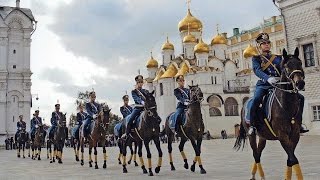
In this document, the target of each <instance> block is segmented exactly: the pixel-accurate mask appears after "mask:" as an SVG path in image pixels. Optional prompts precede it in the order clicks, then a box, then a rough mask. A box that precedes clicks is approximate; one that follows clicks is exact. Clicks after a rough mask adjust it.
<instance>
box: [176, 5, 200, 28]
mask: <svg viewBox="0 0 320 180" xmlns="http://www.w3.org/2000/svg"><path fill="white" fill-rule="evenodd" d="M188 26H190V30H191V31H200V30H201V29H202V23H201V21H200V20H199V19H197V18H195V17H194V16H192V14H191V12H190V9H188V13H187V15H186V17H184V18H183V19H182V20H181V21H180V22H179V24H178V28H179V31H180V32H183V31H188Z"/></svg>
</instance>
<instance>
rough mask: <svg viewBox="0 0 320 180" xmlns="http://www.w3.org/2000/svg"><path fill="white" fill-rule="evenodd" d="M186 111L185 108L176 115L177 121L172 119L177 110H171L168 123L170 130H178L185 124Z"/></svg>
mask: <svg viewBox="0 0 320 180" xmlns="http://www.w3.org/2000/svg"><path fill="white" fill-rule="evenodd" d="M186 111H187V110H185V111H184V112H183V113H182V114H180V115H179V116H178V118H177V121H175V119H174V116H175V114H176V113H177V112H173V113H171V114H170V115H169V118H168V124H169V127H170V129H171V131H172V132H175V131H179V127H180V126H181V125H182V126H183V127H184V126H185V125H186V124H187V118H186Z"/></svg>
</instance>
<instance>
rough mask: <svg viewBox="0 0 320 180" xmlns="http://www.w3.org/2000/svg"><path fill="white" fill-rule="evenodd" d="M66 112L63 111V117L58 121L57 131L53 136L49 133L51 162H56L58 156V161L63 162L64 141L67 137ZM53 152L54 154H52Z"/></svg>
mask: <svg viewBox="0 0 320 180" xmlns="http://www.w3.org/2000/svg"><path fill="white" fill-rule="evenodd" d="M66 123H67V120H66V113H64V114H63V113H62V116H61V118H60V119H59V121H58V123H57V124H58V126H57V127H56V128H57V129H56V131H55V132H54V134H53V137H50V134H49V133H48V136H49V140H48V141H47V147H48V148H49V155H50V163H53V162H55V158H57V160H58V163H59V164H62V154H63V147H64V142H65V139H66V137H67V130H66V129H67V127H66ZM52 144H53V151H54V152H53V153H52V149H51V148H52ZM52 154H53V155H52Z"/></svg>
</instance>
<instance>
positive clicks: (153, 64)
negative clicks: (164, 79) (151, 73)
mask: <svg viewBox="0 0 320 180" xmlns="http://www.w3.org/2000/svg"><path fill="white" fill-rule="evenodd" d="M146 67H147V68H158V61H157V60H155V59H153V57H152V55H151V58H150V59H149V60H148V61H147V64H146Z"/></svg>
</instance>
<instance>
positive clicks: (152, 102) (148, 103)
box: [144, 91, 158, 117]
mask: <svg viewBox="0 0 320 180" xmlns="http://www.w3.org/2000/svg"><path fill="white" fill-rule="evenodd" d="M153 94H154V91H152V92H151V93H150V92H147V93H144V102H145V103H144V109H145V110H146V111H147V116H150V117H151V116H153V117H158V113H157V103H156V99H155V98H154V96H153Z"/></svg>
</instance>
